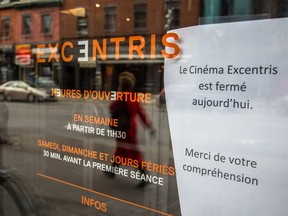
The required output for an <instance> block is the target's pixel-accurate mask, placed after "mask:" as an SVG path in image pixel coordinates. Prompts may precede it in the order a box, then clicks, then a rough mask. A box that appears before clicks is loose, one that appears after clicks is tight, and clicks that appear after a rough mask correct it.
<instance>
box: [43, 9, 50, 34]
mask: <svg viewBox="0 0 288 216" xmlns="http://www.w3.org/2000/svg"><path fill="white" fill-rule="evenodd" d="M51 23H52V17H51V15H50V14H42V16H41V33H42V34H44V35H46V34H51V33H52V31H51V30H52V29H51Z"/></svg>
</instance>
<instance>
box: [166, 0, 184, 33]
mask: <svg viewBox="0 0 288 216" xmlns="http://www.w3.org/2000/svg"><path fill="white" fill-rule="evenodd" d="M179 26H180V2H179V1H174V2H169V3H168V4H167V12H166V23H165V29H166V30H169V29H176V28H178V27H179Z"/></svg>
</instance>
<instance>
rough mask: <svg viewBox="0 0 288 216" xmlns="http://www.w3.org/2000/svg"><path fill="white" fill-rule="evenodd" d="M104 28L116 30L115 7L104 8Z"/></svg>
mask: <svg viewBox="0 0 288 216" xmlns="http://www.w3.org/2000/svg"><path fill="white" fill-rule="evenodd" d="M104 16H105V18H104V30H105V31H106V32H115V31H116V17H117V15H116V7H106V8H104Z"/></svg>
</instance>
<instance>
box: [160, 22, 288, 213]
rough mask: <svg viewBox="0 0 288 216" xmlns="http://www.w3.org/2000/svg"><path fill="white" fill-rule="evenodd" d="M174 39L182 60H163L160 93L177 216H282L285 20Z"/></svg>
mask: <svg viewBox="0 0 288 216" xmlns="http://www.w3.org/2000/svg"><path fill="white" fill-rule="evenodd" d="M173 32H175V33H177V34H178V36H179V38H180V40H179V42H178V46H179V47H180V49H181V54H180V56H179V58H177V59H166V60H165V91H166V100H167V108H168V117H169V125H170V130H171V138H172V145H173V153H174V159H175V165H176V175H177V184H178V190H179V197H180V205H181V212H182V215H184V216H190V215H201V216H206V215H207V216H211V215H221V216H231V215H233V216H244V215H245V216H255V215H261V216H263V215H267V216H271V215H273V216H286V215H288V205H287V204H288V19H274V20H273V19H272V20H262V21H249V22H239V23H228V24H215V25H204V26H195V27H189V28H183V29H179V30H174V31H173ZM168 51H169V50H168Z"/></svg>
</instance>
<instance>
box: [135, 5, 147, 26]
mask: <svg viewBox="0 0 288 216" xmlns="http://www.w3.org/2000/svg"><path fill="white" fill-rule="evenodd" d="M146 27H147V5H146V4H137V5H134V28H135V29H136V30H137V29H146Z"/></svg>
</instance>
